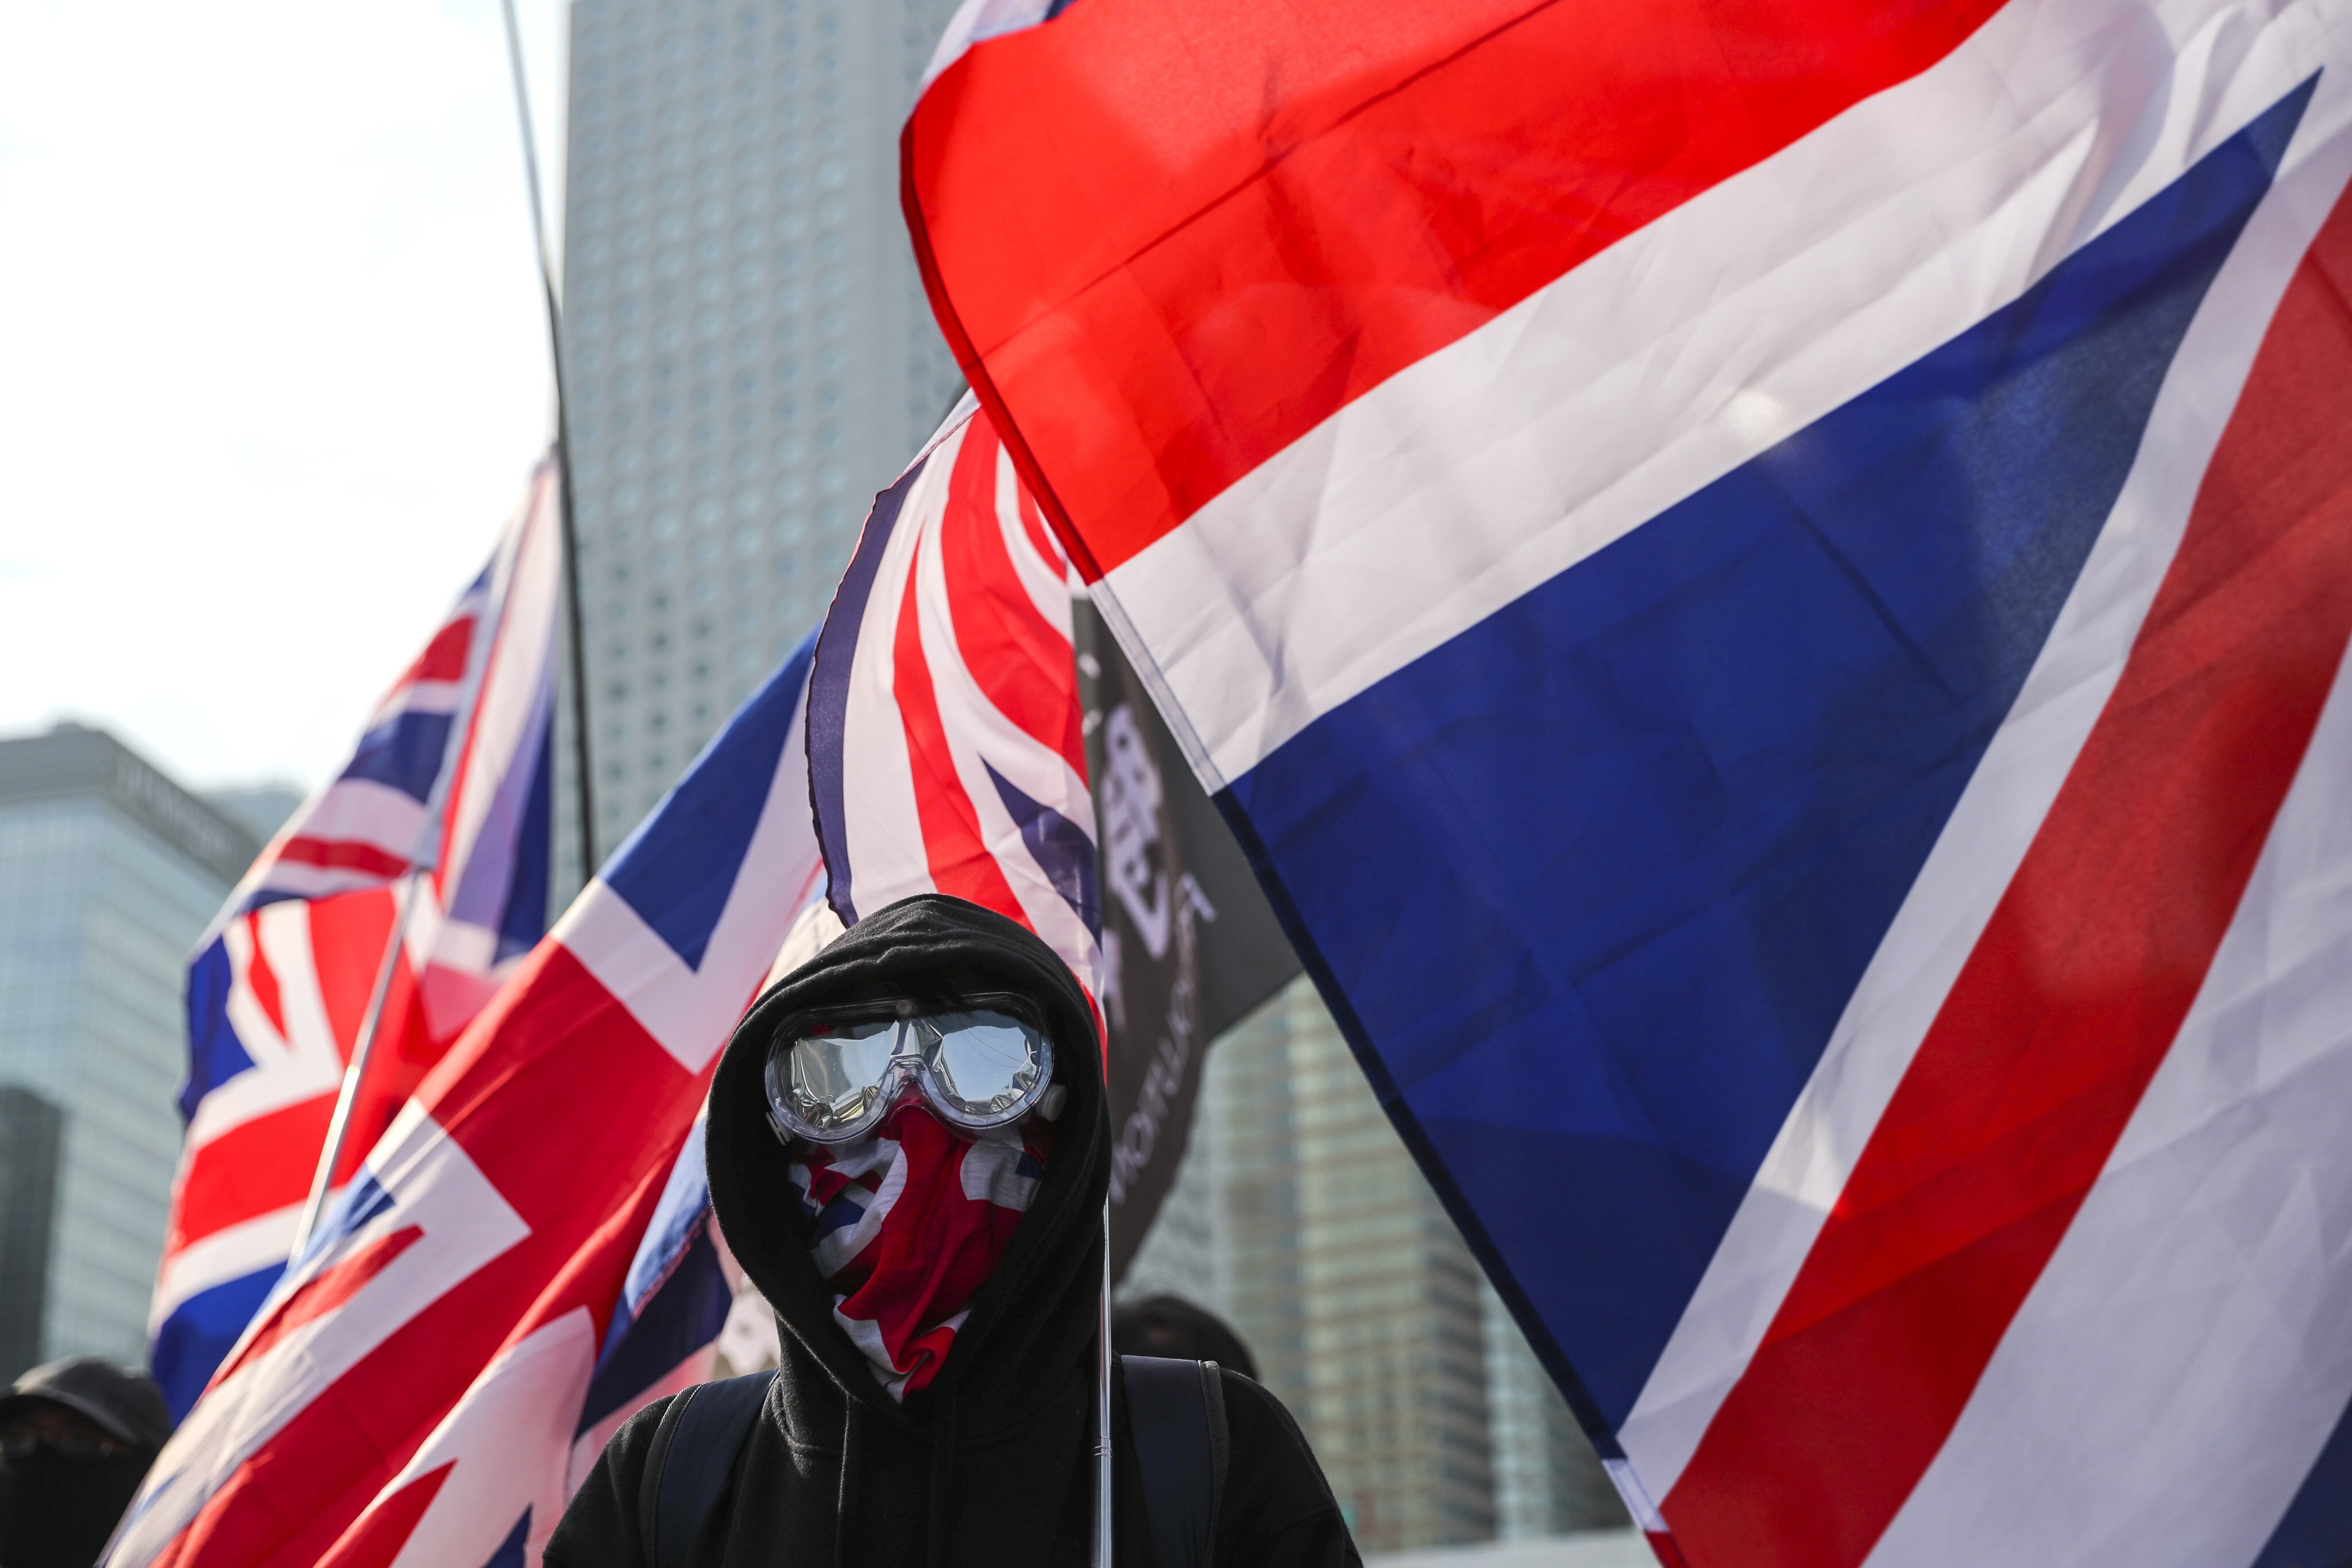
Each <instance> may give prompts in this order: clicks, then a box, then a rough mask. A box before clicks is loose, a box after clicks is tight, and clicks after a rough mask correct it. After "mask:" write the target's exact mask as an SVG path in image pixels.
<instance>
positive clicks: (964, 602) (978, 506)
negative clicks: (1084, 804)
mask: <svg viewBox="0 0 2352 1568" xmlns="http://www.w3.org/2000/svg"><path fill="white" fill-rule="evenodd" d="M1002 450H1003V446H1002V444H1001V443H999V442H998V440H997V439H996V432H995V430H994V429H993V428H992V427H991V426H990V424H989V421H988V419H987V417H986V416H984V415H983V416H981V417H978V418H975V419H974V420H973V421H972V422H971V426H970V427H969V428H968V429H967V430H966V432H965V434H964V438H963V446H962V447H961V450H959V451H958V452H957V453H956V461H955V468H953V470H951V471H950V474H949V476H948V501H947V507H946V510H945V511H944V512H943V513H942V514H941V516H940V564H941V565H943V566H944V567H945V568H946V571H945V573H944V575H945V577H946V579H947V584H948V607H949V612H950V614H949V620H950V622H951V623H952V624H953V626H954V627H955V638H956V650H957V651H958V652H959V653H961V655H962V656H963V662H964V668H967V669H969V670H971V678H972V679H973V680H975V681H977V682H978V683H979V685H980V689H981V690H982V692H984V693H986V694H987V697H988V700H990V701H991V702H992V703H993V704H994V705H995V707H996V710H997V711H998V712H1000V713H1003V715H1004V716H1005V717H1006V718H1007V719H1010V720H1011V721H1013V723H1014V724H1015V725H1016V726H1018V727H1019V728H1020V730H1021V731H1022V732H1023V733H1024V734H1025V735H1027V736H1028V737H1029V738H1030V739H1032V740H1034V741H1035V742H1037V743H1038V744H1039V745H1041V746H1043V747H1045V749H1046V750H1048V751H1052V752H1060V753H1061V757H1062V760H1063V761H1064V762H1066V763H1068V764H1069V765H1070V771H1071V772H1072V773H1076V774H1077V776H1078V777H1080V778H1084V777H1086V776H1087V742H1086V734H1085V731H1084V730H1083V729H1082V727H1081V721H1080V714H1079V705H1078V671H1077V665H1076V661H1075V660H1074V658H1073V657H1072V654H1071V649H1070V639H1069V638H1068V637H1064V636H1063V635H1062V634H1061V633H1060V632H1058V631H1056V630H1055V629H1054V627H1053V626H1049V625H1047V624H1046V621H1045V616H1042V615H1040V614H1038V612H1037V605H1036V601H1035V600H1034V599H1032V598H1030V596H1029V590H1028V588H1027V587H1026V586H1024V584H1023V583H1022V581H1021V574H1020V571H1019V569H1018V568H1016V567H1015V566H1014V565H1013V554H1012V552H1011V551H1009V550H1008V549H1006V548H1005V543H1004V523H1003V520H1002V519H1001V518H999V517H998V515H997V511H996V480H997V467H998V466H997V460H996V459H997V454H998V453H999V452H1001V451H1002ZM1046 559H1047V560H1049V561H1050V560H1052V559H1054V554H1053V553H1047V555H1046Z"/></svg>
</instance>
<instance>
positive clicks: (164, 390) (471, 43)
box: [0, 0, 562, 788]
mask: <svg viewBox="0 0 2352 1568" xmlns="http://www.w3.org/2000/svg"><path fill="white" fill-rule="evenodd" d="M520 9H521V16H522V26H523V30H524V46H525V48H526V50H527V51H528V54H529V58H530V64H531V68H532V98H533V107H534V108H535V109H536V110H538V115H539V120H540V123H541V149H542V155H543V156H548V155H552V156H549V158H548V161H549V165H550V166H549V168H548V173H549V174H550V175H551V177H555V178H560V171H558V170H557V169H556V168H555V167H553V164H554V163H556V162H559V161H560V153H561V145H562V143H561V138H560V136H559V135H558V134H557V133H556V132H555V130H554V128H555V127H556V126H557V125H559V124H560V122H561V117H562V92H561V90H560V89H561V85H562V75H561V63H562V62H561V58H560V49H561V37H560V35H559V28H560V18H561V9H560V0H522V3H521V7H520ZM548 195H549V199H550V201H551V203H557V192H556V191H555V190H553V189H551V190H550V191H549V193H548ZM525 203H526V197H525V194H524V187H523V178H522V170H521V154H520V148H519V146H518V143H517V137H516V131H515V119H514V110H513V104H512V99H511V97H510V95H509V84H508V77H507V68H506V56H505V52H504V43H503V39H502V36H501V33H500V30H499V8H498V0H237V3H235V4H230V5H203V4H196V5H191V4H189V3H188V0H120V3H115V4H102V5H101V4H93V3H92V0H0V733H21V732H23V731H27V730H32V729H38V728H46V727H47V724H48V723H49V722H50V721H53V720H55V719H58V718H61V717H66V718H75V719H79V720H81V721H84V722H94V723H100V724H103V725H105V726H106V727H108V728H110V729H111V730H113V731H115V732H116V733H117V734H119V735H121V737H122V738H123V739H125V740H126V741H128V742H131V744H132V745H133V746H135V747H137V748H139V749H140V750H141V751H142V752H145V753H146V754H147V755H148V756H150V757H151V758H152V759H154V760H155V761H157V762H159V763H162V764H163V766H164V767H165V768H166V769H168V770H170V771H171V772H173V773H175V774H176V775H178V776H179V777H180V778H182V779H183V780H184V781H186V782H188V783H191V784H196V785H198V786H212V785H216V784H236V783H248V782H259V781H263V780H285V781H289V782H291V783H294V784H298V785H300V786H302V787H304V788H308V787H309V786H310V785H312V784H316V783H317V782H318V781H319V780H320V778H322V777H324V776H325V775H326V774H327V773H330V772H331V770H332V769H333V768H334V767H335V765H336V764H337V763H338V762H339V761H340V760H341V757H342V755H343V753H344V752H345V751H346V750H347V748H348V747H349V745H350V743H351V742H352V738H353V735H354V732H355V731H356V729H357V727H358V725H359V723H360V721H362V719H363V718H364V716H365V714H366V710H367V709H368V707H369V706H370V704H371V703H372V702H373V700H374V698H375V697H376V695H377V694H378V693H379V692H380V691H381V690H382V689H383V687H384V686H385V685H386V684H387V683H388V682H389V681H390V680H391V679H392V678H393V677H394V676H395V675H396V674H397V673H398V672H399V670H400V669H401V668H402V667H403V666H404V665H405V664H406V663H407V661H408V660H409V659H410V658H413V657H414V656H415V652H416V650H417V649H418V648H419V647H422V645H423V643H424V640H425V637H426V636H427V634H428V633H429V632H430V631H431V630H432V628H433V626H435V625H436V623H437V621H438V619H439V617H440V616H441V613H442V612H443V610H444V609H445V608H446V605H447V604H448V602H449V600H450V599H451V598H452V596H454V595H456V593H457V590H458V589H459V588H460V587H462V586H463V585H464V584H466V582H467V580H468V579H469V578H470V577H471V576H472V575H473V574H474V572H475V571H476V569H477V568H478V566H479V565H480V563H481V562H482V560H483V559H484V557H485V556H486V555H487V553H488V550H489V548H490V544H491V542H492V539H493V537H494V536H495V534H496V533H497V531H498V529H499V524H500V523H501V522H502V521H504V519H505V517H506V515H507V512H508V511H509V509H510V508H511V507H512V505H513V504H514V502H515V501H516V500H517V499H518V498H519V497H520V494H521V490H522V485H523V480H524V478H525V476H526V474H527V472H528V470H529V468H530V464H531V462H532V460H533V459H534V458H535V457H536V456H537V454H538V452H539V450H540V448H541V447H542V446H543V445H544V443H545V441H546V439H547V437H548V434H549V430H550V405H549V395H548V379H549V378H548V374H547V369H546V363H547V353H546V343H545V329H544V321H543V316H542V314H541V303H540V297H539V293H538V280H537V273H536V271H535V263H534V261H533V258H532V255H531V249H530V219H529V216H528V208H527V206H526V205H525ZM557 205H560V203H557ZM551 216H553V215H552V213H551Z"/></svg>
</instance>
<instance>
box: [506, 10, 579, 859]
mask: <svg viewBox="0 0 2352 1568" xmlns="http://www.w3.org/2000/svg"><path fill="white" fill-rule="evenodd" d="M499 12H500V14H501V15H502V16H504V17H505V18H506V27H507V68H508V70H509V72H510V73H511V74H512V75H513V77H514V97H515V116H516V119H517V121H519V122H520V126H521V128H522V167H523V177H524V181H525V183H526V184H528V185H529V186H530V233H531V238H532V240H533V241H534V242H535V243H536V245H537V247H538V250H539V288H540V293H541V297H542V298H544V299H545V300H546V301H547V358H548V363H549V364H550V365H551V366H552V367H553V371H554V376H555V482H556V487H557V496H556V515H557V516H558V517H559V518H560V519H561V520H562V529H563V631H564V636H565V637H567V638H568V639H569V640H570V642H571V645H572V649H571V653H572V657H571V658H570V661H569V671H568V672H569V674H570V675H571V677H572V772H573V773H575V774H576V775H577V776H578V779H579V785H580V790H579V794H580V877H581V880H583V882H584V881H585V880H587V879H589V878H591V877H593V876H594V875H595V874H596V869H597V867H596V795H595V785H594V782H593V777H592V775H591V773H590V772H589V767H588V658H587V643H586V641H585V639H584V638H583V637H582V635H581V631H580V531H579V530H578V529H577V528H576V527H574V526H573V523H572V431H571V427H570V426H569V425H568V424H567V423H566V422H565V416H564V405H565V404H566V402H567V399H566V398H565V397H564V395H563V308H562V304H561V302H560V300H559V298H558V296H557V293H556V289H555V264H554V262H553V260H552V259H551V257H550V256H549V253H548V247H547V216H546V214H545V212H544V211H543V209H542V206H541V201H540V195H539V137H538V134H537V132H535V131H534V130H533V129H532V125H531V119H530V84H529V83H528V82H527V81H526V80H525V79H524V76H523V68H522V29H521V27H520V26H519V25H518V24H517V23H516V21H515V8H514V0H499Z"/></svg>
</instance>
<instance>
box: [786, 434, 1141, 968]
mask: <svg viewBox="0 0 2352 1568" xmlns="http://www.w3.org/2000/svg"><path fill="white" fill-rule="evenodd" d="M1075 586H1076V584H1075V583H1074V582H1073V579H1072V574H1071V572H1070V566H1069V561H1068V557H1067V556H1066V554H1065V553H1064V552H1063V550H1062V547H1061V545H1060V544H1059V543H1058V542H1056V540H1055V536H1054V534H1053V532H1052V531H1051V530H1050V529H1048V528H1047V527H1046V525H1045V519H1044V518H1043V517H1042V516H1041V515H1040V514H1039V512H1038V510H1037V503H1036V502H1035V501H1034V500H1032V499H1031V497H1030V495H1029V493H1028V491H1027V489H1025V488H1024V486H1023V485H1022V483H1021V480H1020V479H1019V478H1018V476H1017V475H1016V474H1015V473H1014V471H1013V464H1012V461H1011V459H1010V457H1009V456H1008V454H1007V453H1006V452H1005V450H1004V447H1003V443H1002V442H1001V441H999V440H998V439H997V437H996V431H995V427H994V426H993V425H992V423H991V422H990V420H989V418H988V416H986V415H985V414H982V413H981V412H980V411H979V409H978V407H977V405H974V404H973V403H972V402H971V399H969V398H967V399H965V400H964V402H963V403H962V404H961V405H959V406H958V407H957V408H956V409H955V410H954V411H953V412H952V413H950V415H949V416H948V419H947V422H946V424H945V425H944V426H941V427H940V432H939V433H938V434H937V435H936V436H934V437H932V438H931V440H930V442H929V445H928V446H926V447H925V448H924V449H923V451H922V452H921V453H920V454H919V455H918V456H917V458H915V460H914V462H912V463H911V464H909V465H908V468H907V470H906V471H905V472H904V473H902V474H900V475H899V476H898V480H897V481H896V482H895V483H893V484H892V485H891V486H890V488H889V489H887V490H884V491H883V492H882V493H881V494H880V495H879V496H877V497H876V498H875V502H874V509H873V510H872V511H871V512H870V513H868V514H867V516H866V527H865V530H864V531H863V532H862V533H861V534H860V535H859V538H858V541H857V550H856V554H855V555H854V556H853V557H852V558H851V561H850V563H849V568H848V570H847V572H846V573H845V574H844V575H843V578H842V582H841V586H840V588H839V590H838V591H837V592H836V593H835V596H834V601H833V605H832V608H831V609H830V610H829V611H828V612H827V613H826V616H825V620H824V626H823V628H822V629H821V630H820V631H819V633H818V637H817V647H816V665H815V669H814V674H813V675H812V676H811V678H810V689H809V779H810V785H811V793H812V797H813V804H814V808H815V812H816V819H817V829H818V833H819V836H820V837H821V838H822V839H823V841H824V855H825V864H826V868H827V870H828V872H829V875H830V882H829V892H828V897H829V898H830V900H831V901H832V905H833V910H834V912H835V914H836V915H837V916H838V917H839V918H840V920H841V921H842V923H843V924H844V925H854V924H856V921H857V918H858V914H859V912H860V911H861V910H865V911H871V910H878V909H881V908H882V907H884V906H885V905H887V904H890V903H893V902H896V901H897V900H900V899H904V898H909V897H912V896H913V895H915V894H917V893H929V892H939V893H948V894H951V895H953V896H954V897H956V898H960V899H963V900H967V901H969V902H971V903H975V904H978V905H980V906H981V907H982V908H983V909H988V910H994V911H995V912H996V913H998V914H1001V915H1003V916H1004V917H1005V918H1006V919H1008V920H1013V921H1019V922H1020V923H1021V924H1023V925H1024V926H1027V927H1028V928H1029V929H1030V930H1031V931H1035V932H1036V933H1037V934H1038V936H1040V937H1041V938H1043V939H1044V940H1045V942H1046V944H1047V945H1049V946H1051V947H1052V948H1053V949H1054V951H1055V952H1057V953H1059V954H1061V956H1062V960H1063V962H1064V963H1067V964H1068V965H1069V966H1070V969H1071V972H1072V973H1075V974H1076V976H1077V977H1078V981H1079V984H1082V985H1084V986H1085V987H1086V988H1087V994H1089V995H1092V994H1095V991H1096V987H1097V973H1096V971H1097V964H1098V961H1099V956H1100V955H1099V950H1098V947H1097V933H1098V932H1099V931H1100V920H1099V916H1098V913H1097V907H1096V878H1095V838H1094V834H1095V826H1094V806H1093V802H1092V798H1091V796H1090V795H1088V794H1087V754H1086V735H1085V723H1084V713H1083V710H1082V709H1081V707H1080V704H1079V701H1078V673H1077V662H1076V652H1075V650H1074V648H1073V647H1072V644H1071V637H1072V630H1071V627H1072V621H1071V594H1072V592H1073V591H1074V588H1075Z"/></svg>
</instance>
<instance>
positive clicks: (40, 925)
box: [0, 724, 260, 1379]
mask: <svg viewBox="0 0 2352 1568" xmlns="http://www.w3.org/2000/svg"><path fill="white" fill-rule="evenodd" d="M259 847H260V845H259V841H258V840H257V838H256V837H255V836H254V835H253V834H252V833H251V832H249V831H248V830H247V828H246V827H245V826H241V825H240V824H238V823H236V822H235V821H232V820H230V819H229V818H228V817H227V816H223V815H222V814H221V813H220V812H218V811H216V810H215V809H214V808H213V807H212V806H209V805H205V803H204V802H203V801H202V800H200V799H198V798H197V797H196V796H194V795H191V794H189V793H188V792H187V791H186V790H184V789H182V788H181V787H180V786H179V785H178V784H173V782H172V781H171V780H170V779H168V778H166V777H165V776H164V775H163V773H160V772H159V771H157V770H156V769H155V768H154V767H152V766H151V765H150V764H149V763H146V762H144V761H142V759H141V758H140V757H139V756H137V755H136V754H135V753H134V752H131V750H130V748H128V747H127V746H124V745H123V744H122V743H121V742H119V741H117V740H115V739H114V738H113V737H112V736H110V735H108V734H105V733H102V732H100V731H95V730H85V729H82V728H79V726H76V725H71V724H60V725H58V727H57V728H56V729H54V730H52V731H49V732H48V733H47V734H46V735H36V736H29V737H25V738H20V739H16V740H7V741H0V1145H5V1149H6V1153H5V1156H0V1204H5V1214H0V1379H7V1378H13V1377H14V1376H15V1375H16V1373H20V1372H22V1371H24V1370H25V1369H26V1367H27V1366H29V1365H33V1364H36V1363H39V1362H42V1361H47V1360H50V1359H53V1358H55V1357H58V1356H62V1355H70V1354H74V1353H77V1352H92V1353H96V1354H100V1355H105V1356H110V1357H112V1358H114V1359H116V1360H118V1361H124V1362H132V1363H143V1362H144V1361H145V1359H146V1342H147V1301H148V1297H149V1294H150V1292H151V1291H152V1289H153V1287H154V1283H155V1264H156V1260H157V1258H159V1257H160V1256H161V1255H162V1251H163V1223H164V1215H165V1210H166V1207H167V1205H168V1204H169V1201H170V1195H171V1185H172V1171H173V1163H175V1161H176V1160H177V1158H178V1155H179V1149H180V1119H179V1113H178V1110H176V1108H175V1107H174V1105H173V1094H174V1091H175V1090H176V1089H177V1087H178V1084H179V1082H180V1079H181V1076H182V1071H183V1068H184V1062H185V1057H186V1052H185V1047H184V1044H183V1040H184V1023H183V1016H182V1007H181V982H182V975H183V972H184V966H185V964H186V963H187V958H188V950H189V949H190V947H192V946H193V945H194V942H195V940H196V938H197V937H198V936H199V935H201V934H202V932H203V931H204V927H205V922H206V921H209V920H211V919H212V917H213V914H214V912H215V910H218V909H219V908H220V905H221V901H222V900H223V899H224V898H226V896H227V893H228V890H229V889H230V887H231V886H232V885H233V884H234V883H235V882H236V879H237V877H238V876H239V875H240V874H241V873H242V872H243V871H244V869H245V868H246V866H247V864H248V863H250V861H251V860H252V858H253V857H254V855H255V854H256V853H257V851H258V849H259ZM44 1140H46V1143H45V1142H44ZM45 1150H46V1152H45ZM45 1208H46V1213H44V1212H43V1211H44V1209H45Z"/></svg>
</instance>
